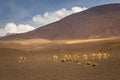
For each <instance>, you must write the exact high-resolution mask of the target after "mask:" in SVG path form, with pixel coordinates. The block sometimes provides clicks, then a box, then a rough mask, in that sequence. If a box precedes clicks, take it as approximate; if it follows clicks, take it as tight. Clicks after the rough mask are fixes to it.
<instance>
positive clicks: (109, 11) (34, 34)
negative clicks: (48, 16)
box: [2, 3, 120, 40]
mask: <svg viewBox="0 0 120 80" xmlns="http://www.w3.org/2000/svg"><path fill="white" fill-rule="evenodd" d="M111 36H120V3H117V4H107V5H102V6H97V7H93V8H90V9H87V10H85V11H83V12H80V13H76V14H73V15H70V16H67V17H65V18H63V19H62V20H60V21H58V22H55V23H52V24H49V25H46V26H43V27H40V28H37V29H36V30H33V31H30V32H27V33H23V34H17V35H11V36H7V37H4V38H2V39H3V40H10V39H34V38H43V39H52V40H54V39H63V40H64V39H86V38H101V37H102V38H104V37H111Z"/></svg>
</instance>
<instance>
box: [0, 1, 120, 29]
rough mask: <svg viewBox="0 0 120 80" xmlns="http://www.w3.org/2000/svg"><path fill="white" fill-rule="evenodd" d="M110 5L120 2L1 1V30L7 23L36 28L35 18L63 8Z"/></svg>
mask: <svg viewBox="0 0 120 80" xmlns="http://www.w3.org/2000/svg"><path fill="white" fill-rule="evenodd" d="M109 3H120V0H0V28H4V27H5V25H6V24H7V23H15V24H16V25H19V24H29V25H32V26H35V25H36V24H35V23H34V22H33V21H32V19H33V17H34V16H36V15H44V13H45V12H53V11H56V10H60V9H62V8H65V9H66V10H70V9H71V8H72V7H74V6H77V7H86V8H90V7H93V6H97V5H102V4H109ZM35 27H39V26H38V25H37V26H35ZM0 31H1V30H0Z"/></svg>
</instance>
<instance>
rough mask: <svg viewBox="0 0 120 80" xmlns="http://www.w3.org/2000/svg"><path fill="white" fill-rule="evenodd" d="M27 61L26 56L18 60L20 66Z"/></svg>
mask: <svg viewBox="0 0 120 80" xmlns="http://www.w3.org/2000/svg"><path fill="white" fill-rule="evenodd" d="M25 60H26V57H25V56H20V57H18V58H17V62H18V63H19V64H21V63H24V62H25Z"/></svg>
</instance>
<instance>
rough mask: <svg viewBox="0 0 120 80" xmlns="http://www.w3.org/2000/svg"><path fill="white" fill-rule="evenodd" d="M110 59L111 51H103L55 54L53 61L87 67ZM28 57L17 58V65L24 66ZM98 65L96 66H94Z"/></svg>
mask: <svg viewBox="0 0 120 80" xmlns="http://www.w3.org/2000/svg"><path fill="white" fill-rule="evenodd" d="M109 57H110V50H107V51H104V52H102V50H100V51H98V52H92V53H67V54H64V53H63V54H62V53H61V54H60V55H59V54H55V55H53V56H52V58H53V61H55V62H77V64H78V65H81V64H83V63H85V64H86V65H91V64H92V61H97V60H102V59H108V58H109ZM25 61H26V56H19V57H18V58H17V63H19V64H22V63H25ZM93 65H96V64H93Z"/></svg>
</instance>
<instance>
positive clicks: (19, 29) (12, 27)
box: [0, 23, 35, 36]
mask: <svg viewBox="0 0 120 80" xmlns="http://www.w3.org/2000/svg"><path fill="white" fill-rule="evenodd" d="M34 29H35V28H34V27H33V26H30V25H28V24H19V25H16V24H15V23H7V24H6V25H5V27H4V28H2V29H0V36H5V35H6V34H7V33H25V32H28V31H31V30H34Z"/></svg>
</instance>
